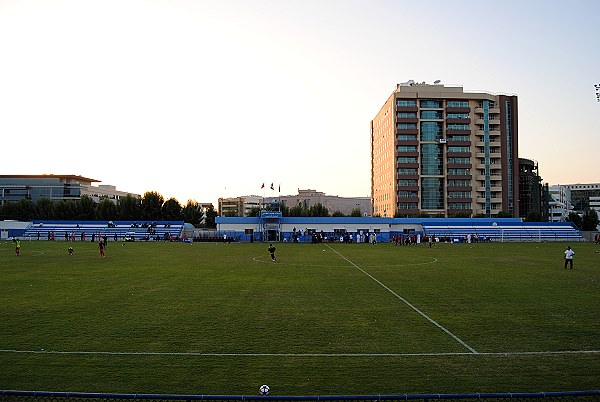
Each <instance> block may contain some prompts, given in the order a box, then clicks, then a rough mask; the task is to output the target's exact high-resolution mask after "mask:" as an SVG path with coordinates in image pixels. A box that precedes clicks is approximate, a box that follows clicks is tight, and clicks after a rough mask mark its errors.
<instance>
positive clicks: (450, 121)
mask: <svg viewBox="0 0 600 402" xmlns="http://www.w3.org/2000/svg"><path fill="white" fill-rule="evenodd" d="M446 123H448V124H471V119H446Z"/></svg>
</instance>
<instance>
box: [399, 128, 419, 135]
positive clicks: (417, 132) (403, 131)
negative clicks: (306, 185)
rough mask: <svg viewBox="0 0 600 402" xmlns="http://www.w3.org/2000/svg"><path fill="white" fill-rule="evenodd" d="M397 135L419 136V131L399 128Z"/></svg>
mask: <svg viewBox="0 0 600 402" xmlns="http://www.w3.org/2000/svg"><path fill="white" fill-rule="evenodd" d="M396 134H414V135H417V134H419V130H418V129H416V128H399V129H397V130H396Z"/></svg>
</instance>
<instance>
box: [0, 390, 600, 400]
mask: <svg viewBox="0 0 600 402" xmlns="http://www.w3.org/2000/svg"><path fill="white" fill-rule="evenodd" d="M132 399H134V400H136V401H165V402H167V401H199V400H205V401H218V402H234V401H253V402H254V401H278V402H300V401H307V402H313V401H316V402H321V401H325V402H387V401H389V402H393V401H408V400H410V401H422V402H429V401H432V400H439V399H444V400H450V401H452V402H473V401H474V400H483V401H485V402H508V401H509V400H510V401H523V402H527V401H540V402H541V401H543V402H567V401H573V402H588V401H590V402H591V401H600V390H593V391H576V392H535V393H497V394H491V393H490V394H402V395H344V396H342V395H339V396H335V395H334V396H228V395H168V394H96V393H76V392H35V391H0V401H27V402H28V401H43V402H46V401H47V402H62V401H65V402H73V401H83V402H89V401H106V402H108V401H123V400H132Z"/></svg>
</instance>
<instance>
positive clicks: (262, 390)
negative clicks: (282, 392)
mask: <svg viewBox="0 0 600 402" xmlns="http://www.w3.org/2000/svg"><path fill="white" fill-rule="evenodd" d="M258 393H259V394H261V395H264V396H266V395H269V386H268V385H267V384H264V385H261V386H260V388H259V389H258Z"/></svg>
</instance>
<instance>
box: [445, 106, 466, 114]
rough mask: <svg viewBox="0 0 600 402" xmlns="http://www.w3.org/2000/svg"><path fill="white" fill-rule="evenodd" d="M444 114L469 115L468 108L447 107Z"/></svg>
mask: <svg viewBox="0 0 600 402" xmlns="http://www.w3.org/2000/svg"><path fill="white" fill-rule="evenodd" d="M446 113H471V108H470V107H447V108H446Z"/></svg>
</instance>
